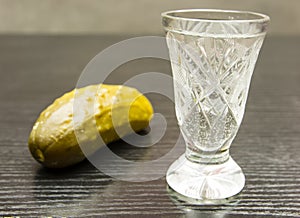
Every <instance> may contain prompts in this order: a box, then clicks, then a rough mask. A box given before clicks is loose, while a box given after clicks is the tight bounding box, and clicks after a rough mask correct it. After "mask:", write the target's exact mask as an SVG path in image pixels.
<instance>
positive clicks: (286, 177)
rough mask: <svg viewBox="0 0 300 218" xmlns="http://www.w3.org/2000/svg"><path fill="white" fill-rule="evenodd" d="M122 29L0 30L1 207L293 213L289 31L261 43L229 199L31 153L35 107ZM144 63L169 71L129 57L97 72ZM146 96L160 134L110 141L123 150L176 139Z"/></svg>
mask: <svg viewBox="0 0 300 218" xmlns="http://www.w3.org/2000/svg"><path fill="white" fill-rule="evenodd" d="M125 38H126V37H117V36H0V69H1V71H0V75H1V76H0V77H1V80H0V83H1V86H0V101H1V104H0V217H1V216H21V217H36V216H67V217H99V216H108V217H110V216H112V217H115V216H120V215H123V216H129V217H153V216H157V217H185V216H187V217H195V216H201V217H202V216H203V217H241V216H246V217H260V216H266V215H276V216H278V217H297V216H298V217H299V216H300V213H299V211H300V185H299V184H300V174H299V170H300V158H299V155H300V122H299V121H300V85H299V82H300V70H299V69H300V62H299V57H300V49H299V45H300V39H299V38H296V37H295V38H271V37H270V38H267V39H266V41H265V44H264V46H263V50H262V52H261V56H260V58H259V61H258V63H257V67H256V70H255V73H254V76H253V80H252V85H251V88H250V93H249V98H248V103H247V109H246V114H245V117H244V120H243V123H242V126H241V128H240V131H239V133H238V136H237V138H236V139H235V141H234V142H233V145H232V148H231V155H232V156H233V158H234V159H235V160H236V161H237V162H238V163H239V164H240V166H241V167H242V168H243V171H244V173H245V175H246V186H245V188H244V190H243V191H242V193H241V194H240V195H238V196H237V197H236V199H235V202H234V203H230V202H229V203H228V204H224V205H215V206H195V205H190V204H187V203H184V202H181V201H178V200H176V198H175V197H174V193H169V192H167V188H166V182H165V178H161V179H158V180H155V181H149V182H144V183H130V182H124V181H118V180H116V179H113V178H111V177H109V176H106V175H104V174H103V173H101V172H99V171H98V170H97V169H96V168H95V167H93V166H92V165H91V164H90V163H89V162H88V161H84V162H83V163H81V164H78V165H76V166H74V167H72V168H69V169H67V170H62V171H51V170H46V169H44V168H42V167H41V166H40V165H39V164H38V163H37V162H35V161H34V160H33V159H32V158H31V155H30V154H29V151H28V148H27V138H28V135H29V132H30V130H31V128H32V125H33V123H34V121H35V119H36V118H37V116H38V114H39V113H40V111H41V110H42V109H43V108H45V107H46V106H47V105H48V104H50V103H51V102H52V100H53V99H55V98H56V97H58V96H60V95H61V94H62V93H64V92H66V91H69V90H71V89H72V88H73V87H74V86H75V84H76V81H77V79H78V77H79V75H80V73H81V71H82V69H83V68H84V66H85V65H86V63H87V62H88V61H89V60H90V59H91V58H92V57H93V56H94V55H96V54H97V53H98V52H99V51H101V50H102V49H104V48H106V47H107V46H109V45H111V44H113V43H115V42H118V41H120V40H121V39H125ZM148 71H157V72H165V73H167V74H170V68H169V64H168V62H166V61H160V60H154V59H147V60H137V61H132V62H130V63H128V64H125V65H124V66H121V67H120V68H118V69H117V70H116V71H114V72H113V73H112V74H111V75H110V77H109V78H108V79H107V81H106V82H108V83H122V82H124V81H126V80H127V79H128V78H130V77H131V76H133V75H136V74H139V73H143V72H148ZM149 98H150V99H151V101H152V103H153V105H154V107H155V110H156V111H157V112H161V113H162V114H164V115H165V116H166V118H167V121H168V129H167V132H166V135H165V136H164V137H163V138H162V140H161V141H160V142H159V143H158V144H157V145H154V146H153V147H151V148H147V149H141V148H135V147H133V146H130V145H127V144H126V143H124V142H117V143H115V144H113V145H111V146H110V147H111V149H112V150H113V151H114V152H115V153H116V154H118V155H119V156H121V157H123V158H126V159H131V160H137V161H147V160H152V159H157V158H159V157H161V156H163V155H164V154H165V153H167V152H168V151H169V150H170V149H171V148H172V146H173V145H174V143H175V142H176V140H177V137H178V128H177V125H176V120H175V117H174V109H173V104H172V102H171V101H168V100H166V99H165V98H163V97H162V96H158V95H150V96H149ZM183 150H184V148H183ZM116 170H118V169H117V166H116Z"/></svg>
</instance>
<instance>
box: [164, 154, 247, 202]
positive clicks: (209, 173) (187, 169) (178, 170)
mask: <svg viewBox="0 0 300 218" xmlns="http://www.w3.org/2000/svg"><path fill="white" fill-rule="evenodd" d="M166 179H167V183H168V184H169V186H170V187H171V188H172V189H173V190H175V191H176V192H178V193H179V194H181V195H183V196H186V197H189V198H194V199H199V200H206V199H207V200H209V199H212V200H215V199H225V198H229V197H232V196H234V195H236V194H238V193H239V192H240V191H241V190H242V189H243V187H244V185H245V176H244V174H243V172H242V170H241V168H240V167H239V166H238V165H237V163H236V162H235V161H234V160H233V159H232V158H231V157H229V159H228V160H227V161H226V162H224V163H221V164H200V163H195V162H192V161H190V160H188V159H187V158H186V157H185V154H183V155H182V156H181V157H180V158H179V159H178V160H176V161H175V162H174V163H173V164H172V165H171V166H170V168H169V169H168V172H167V176H166Z"/></svg>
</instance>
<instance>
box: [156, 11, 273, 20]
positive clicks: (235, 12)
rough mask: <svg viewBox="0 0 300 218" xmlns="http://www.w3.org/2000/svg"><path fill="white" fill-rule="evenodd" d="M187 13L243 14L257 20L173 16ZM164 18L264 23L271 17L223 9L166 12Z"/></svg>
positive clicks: (162, 14) (163, 14) (163, 13)
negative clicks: (252, 16)
mask: <svg viewBox="0 0 300 218" xmlns="http://www.w3.org/2000/svg"><path fill="white" fill-rule="evenodd" d="M186 12H214V13H224V14H225V13H233V14H241V15H243V14H244V15H246V14H248V15H254V16H257V18H249V19H210V18H188V17H180V16H176V15H172V14H173V13H178V14H180V13H182V14H183V13H186ZM161 16H162V17H163V18H169V19H173V20H184V21H194V22H214V23H239V22H241V23H247V22H248V23H249V22H256V23H263V22H268V21H270V17H269V16H268V15H265V14H262V13H257V12H252V11H242V10H223V9H179V10H171V11H165V12H162V13H161Z"/></svg>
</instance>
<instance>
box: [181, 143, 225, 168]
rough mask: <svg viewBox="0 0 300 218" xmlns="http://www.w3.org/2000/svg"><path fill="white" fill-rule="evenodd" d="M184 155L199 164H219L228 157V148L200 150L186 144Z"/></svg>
mask: <svg viewBox="0 0 300 218" xmlns="http://www.w3.org/2000/svg"><path fill="white" fill-rule="evenodd" d="M185 156H186V158H187V159H188V160H189V161H192V162H196V163H200V164H221V163H224V162H226V161H227V160H228V159H229V149H225V150H217V151H200V150H199V149H195V147H194V146H189V145H187V147H186V151H185Z"/></svg>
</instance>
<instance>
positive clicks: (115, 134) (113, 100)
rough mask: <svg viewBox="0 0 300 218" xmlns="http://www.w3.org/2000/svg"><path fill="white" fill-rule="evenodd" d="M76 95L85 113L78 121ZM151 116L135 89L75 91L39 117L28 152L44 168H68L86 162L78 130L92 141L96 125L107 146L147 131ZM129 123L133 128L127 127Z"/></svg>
mask: <svg viewBox="0 0 300 218" xmlns="http://www.w3.org/2000/svg"><path fill="white" fill-rule="evenodd" d="M75 92H76V94H75ZM75 96H76V102H77V101H78V102H79V104H78V106H79V108H77V111H79V112H80V113H81V112H82V114H81V115H80V119H79V120H78V119H73V105H74V97H75ZM76 105H77V104H76ZM77 111H76V113H77ZM112 114H113V117H114V118H113V119H112ZM152 115H153V108H152V105H151V103H150V102H149V100H148V99H147V98H146V97H145V96H144V95H142V94H141V93H140V92H139V91H137V90H136V89H134V88H130V87H126V86H120V85H105V84H99V85H91V86H87V87H84V88H79V89H74V90H73V91H71V92H68V93H66V94H64V95H63V96H61V97H60V98H58V99H56V100H55V101H54V102H53V103H52V104H51V105H50V106H48V107H47V108H46V109H45V110H44V111H43V112H42V113H41V114H40V116H39V118H38V119H37V121H36V122H35V124H34V126H33V129H32V131H31V133H30V136H29V140H28V146H29V150H30V152H31V154H32V156H33V157H34V158H35V159H36V160H37V161H38V162H39V163H41V164H42V165H44V166H45V167H48V168H63V167H68V166H71V165H74V164H76V163H79V162H81V161H82V160H84V159H85V155H84V154H83V153H82V151H81V149H80V146H79V144H78V141H77V138H76V135H75V128H76V131H78V129H80V130H82V131H83V132H84V135H85V138H86V140H87V141H93V140H94V139H95V138H96V136H95V134H94V133H95V132H94V131H90V130H91V128H93V127H95V125H96V127H97V131H98V132H99V134H100V135H101V137H102V140H103V142H104V143H106V144H107V143H110V142H113V141H116V140H118V139H119V138H120V137H123V136H125V135H127V134H130V133H132V129H133V130H134V131H140V130H142V129H144V128H146V127H147V126H148V125H149V122H150V120H151V118H152ZM129 124H130V126H131V128H132V129H130V128H128V126H129ZM123 127H124V128H123ZM116 128H118V131H116ZM83 140H85V139H83ZM98 148H99V147H98ZM95 150H96V149H95Z"/></svg>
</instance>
